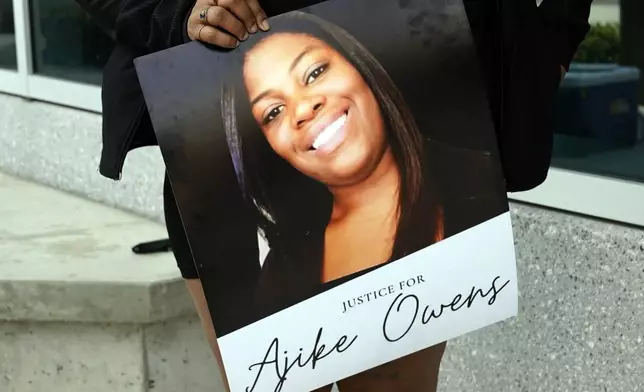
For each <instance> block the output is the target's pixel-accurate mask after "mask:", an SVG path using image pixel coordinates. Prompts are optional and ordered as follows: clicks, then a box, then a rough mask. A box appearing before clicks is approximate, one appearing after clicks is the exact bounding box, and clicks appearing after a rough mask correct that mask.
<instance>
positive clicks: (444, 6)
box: [136, 0, 517, 392]
mask: <svg viewBox="0 0 644 392" xmlns="http://www.w3.org/2000/svg"><path fill="white" fill-rule="evenodd" d="M377 3H378V5H377V6H376V5H375V4H374V1H372V0H336V1H330V2H327V3H323V4H319V5H316V6H313V7H310V8H308V9H306V10H302V11H297V12H290V13H287V14H284V15H280V16H277V17H274V18H271V20H270V23H271V29H270V31H268V32H265V33H258V34H254V35H252V36H251V37H250V38H249V39H248V40H246V41H245V42H243V43H242V44H241V45H240V47H239V48H237V49H235V50H233V51H226V52H222V51H218V50H216V49H213V48H209V47H206V46H203V45H201V44H199V43H196V42H195V43H191V44H187V45H183V46H181V47H177V48H174V49H170V50H167V51H164V52H161V53H156V54H153V55H149V56H146V57H143V58H140V59H138V60H137V62H136V65H137V70H138V73H139V79H140V82H141V85H142V87H143V91H144V94H145V97H146V101H147V104H148V108H149V111H150V114H151V118H152V121H153V124H154V127H155V131H156V133H157V138H158V141H159V144H160V146H161V150H162V153H163V156H164V160H165V162H166V165H167V169H168V174H169V177H170V179H171V182H172V187H173V190H174V193H175V197H176V199H177V203H178V207H179V210H180V213H181V217H182V220H183V224H184V227H185V230H186V234H187V237H188V240H189V242H190V247H191V250H192V254H193V257H194V260H195V263H196V265H197V267H198V270H199V275H200V279H201V281H202V285H203V287H204V291H205V293H206V298H207V301H208V306H209V310H210V313H211V316H212V319H213V323H214V326H215V330H216V332H217V336H218V343H219V347H220V350H221V353H222V357H223V363H224V367H225V369H226V374H227V378H228V381H229V384H230V388H231V390H232V391H233V392H237V391H240V392H241V391H247V392H252V391H276V392H277V391H284V392H288V391H295V392H301V391H305V390H312V389H315V388H318V387H321V386H325V385H329V384H332V383H333V382H335V381H338V380H341V379H344V378H346V377H348V376H351V375H354V374H357V373H360V372H362V371H364V370H367V369H370V368H373V367H375V366H378V365H381V364H383V363H387V362H390V361H392V360H395V359H397V358H401V357H403V356H406V355H409V354H412V353H414V352H417V351H420V350H423V349H426V348H428V347H431V346H434V345H436V344H439V343H441V342H444V341H446V340H448V339H451V338H454V337H457V336H460V335H462V334H465V333H468V332H471V331H473V330H476V329H479V328H482V327H484V326H487V325H490V324H492V323H495V322H498V321H501V320H504V319H506V318H508V317H512V316H514V315H515V314H516V311H517V282H516V271H515V259H514V242H513V238H512V228H511V222H510V216H509V212H508V204H507V199H506V196H505V189H504V182H503V178H502V173H501V169H500V165H499V161H498V153H497V150H496V144H495V137H494V131H493V126H492V122H491V119H490V115H489V112H488V103H487V101H486V98H485V91H484V88H483V85H482V82H481V79H480V76H479V70H478V62H477V58H476V53H475V51H474V45H473V42H472V40H471V37H470V33H469V28H468V23H467V18H466V16H465V14H464V11H463V7H462V4H461V3H460V2H459V1H456V0H454V1H451V0H450V1H444V0H442V1H438V0H434V1H423V2H419V3H418V4H416V3H413V2H404V3H405V4H402V3H403V2H398V1H393V0H379V1H377ZM410 4H412V5H413V6H410ZM367 12H368V13H370V16H369V17H368V18H366V17H364V16H363V15H366V13H367ZM258 234H259V235H258Z"/></svg>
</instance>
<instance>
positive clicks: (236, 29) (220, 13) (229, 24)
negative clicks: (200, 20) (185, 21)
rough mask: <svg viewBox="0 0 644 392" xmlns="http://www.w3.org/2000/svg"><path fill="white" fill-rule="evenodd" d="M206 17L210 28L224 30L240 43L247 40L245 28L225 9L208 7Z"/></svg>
mask: <svg viewBox="0 0 644 392" xmlns="http://www.w3.org/2000/svg"><path fill="white" fill-rule="evenodd" d="M206 16H207V18H206V19H207V22H208V24H209V25H210V26H212V27H218V28H220V29H224V30H226V31H227V32H228V33H230V34H232V35H234V36H235V37H237V39H239V40H241V41H243V40H245V39H246V38H248V31H247V30H246V26H244V24H243V23H242V22H241V21H240V20H239V19H237V17H235V15H233V14H232V13H231V12H230V11H228V10H227V9H225V8H223V7H210V8H208V12H207V15H206Z"/></svg>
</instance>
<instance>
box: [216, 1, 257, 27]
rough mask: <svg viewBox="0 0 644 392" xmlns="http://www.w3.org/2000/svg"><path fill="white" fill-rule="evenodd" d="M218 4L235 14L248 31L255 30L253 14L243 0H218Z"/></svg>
mask: <svg viewBox="0 0 644 392" xmlns="http://www.w3.org/2000/svg"><path fill="white" fill-rule="evenodd" d="M218 5H219V6H220V7H222V8H225V9H226V10H228V11H229V12H230V13H232V14H233V15H234V16H236V17H237V19H239V20H240V21H241V22H242V23H243V24H244V26H245V27H246V30H247V31H248V32H249V33H256V32H257V25H256V21H255V15H254V14H253V11H251V9H250V7H248V4H246V1H245V0H219V3H218Z"/></svg>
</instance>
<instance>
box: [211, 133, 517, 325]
mask: <svg viewBox="0 0 644 392" xmlns="http://www.w3.org/2000/svg"><path fill="white" fill-rule="evenodd" d="M425 145H426V148H425V150H426V151H428V150H429V149H430V148H431V150H429V151H431V152H430V153H429V154H426V159H425V167H426V169H427V172H432V170H431V168H430V167H429V165H435V164H436V162H440V166H441V167H448V168H449V171H448V174H447V175H444V176H439V177H436V178H434V181H432V183H433V184H435V187H436V188H439V194H440V198H439V199H440V203H441V207H442V209H443V215H444V238H449V237H451V236H453V235H455V234H458V233H460V232H462V231H464V230H467V229H469V228H471V227H474V226H476V225H478V224H480V223H483V222H485V221H487V220H489V219H492V218H494V217H496V216H498V215H500V214H502V213H504V212H507V211H508V205H507V199H506V196H505V193H504V192H503V190H502V189H503V188H502V183H501V182H500V181H499V180H500V176H501V173H500V172H499V171H498V170H495V169H497V168H495V165H494V162H493V161H492V160H491V159H490V155H489V154H487V153H484V152H478V151H468V150H461V149H455V148H451V147H448V146H441V145H436V144H434V143H431V142H428V141H426V143H425ZM430 156H431V161H430V159H427V157H430ZM456 179H466V180H463V181H458V180H456ZM455 180H456V181H455ZM494 184H497V186H496V188H495V185H494ZM429 224H430V223H429V222H428V225H429ZM324 237H325V228H324V227H321V228H319V230H317V231H311V232H308V233H303V234H302V235H300V236H298V237H297V238H289V239H288V240H287V242H288V244H289V257H284V255H283V254H281V253H279V252H277V251H274V250H270V251H269V253H268V255H267V256H266V259H265V260H264V264H263V267H262V272H261V275H260V278H259V282H258V284H257V291H256V293H255V304H254V305H255V306H254V307H255V315H254V317H253V318H252V319H251V320H250V321H257V320H259V319H261V318H264V317H267V316H269V315H271V314H273V313H276V312H279V311H280V310H283V309H285V308H287V307H289V306H292V305H295V304H297V303H299V302H301V301H304V300H306V299H308V298H311V297H313V296H315V295H317V294H320V293H322V292H324V291H327V290H330V289H332V288H333V287H336V286H338V285H340V284H342V283H344V282H347V281H349V280H351V279H354V278H356V277H358V276H361V275H364V274H366V273H368V272H371V271H373V270H375V269H377V268H380V267H382V266H384V265H386V264H388V263H390V262H396V260H390V261H389V262H387V263H385V264H380V265H378V266H375V267H372V268H368V269H365V270H362V271H359V272H355V273H353V274H350V275H348V276H345V277H343V278H340V279H337V280H333V281H330V282H327V283H322V282H321V277H322V275H321V274H322V269H323V255H324ZM430 245H432V243H431V242H426V243H424V244H422V247H427V246H430ZM415 250H420V249H415ZM415 250H414V251H415ZM403 262H404V261H403ZM428 262H431V260H428ZM222 278H225V277H222Z"/></svg>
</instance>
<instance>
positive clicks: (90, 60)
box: [31, 0, 113, 85]
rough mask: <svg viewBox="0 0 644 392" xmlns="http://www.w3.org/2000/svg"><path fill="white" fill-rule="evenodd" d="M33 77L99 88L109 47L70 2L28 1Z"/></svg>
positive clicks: (99, 31) (109, 41) (76, 6)
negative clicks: (63, 80) (79, 83)
mask: <svg viewBox="0 0 644 392" xmlns="http://www.w3.org/2000/svg"><path fill="white" fill-rule="evenodd" d="M31 18H32V23H31V29H32V44H33V65H34V71H35V73H37V74H39V75H44V76H50V77H54V78H58V79H66V80H71V81H75V82H81V83H89V84H97V85H98V84H100V83H101V71H102V68H103V66H104V65H105V63H106V62H107V59H108V58H109V55H110V53H111V50H112V47H113V43H112V41H111V39H110V38H109V37H107V35H105V34H104V33H103V32H102V31H101V30H100V29H99V28H98V27H96V25H95V24H93V23H92V21H91V20H90V19H89V17H88V16H87V14H86V13H85V12H84V11H83V10H82V9H81V8H80V7H79V6H78V4H76V2H75V1H74V0H32V1H31Z"/></svg>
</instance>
